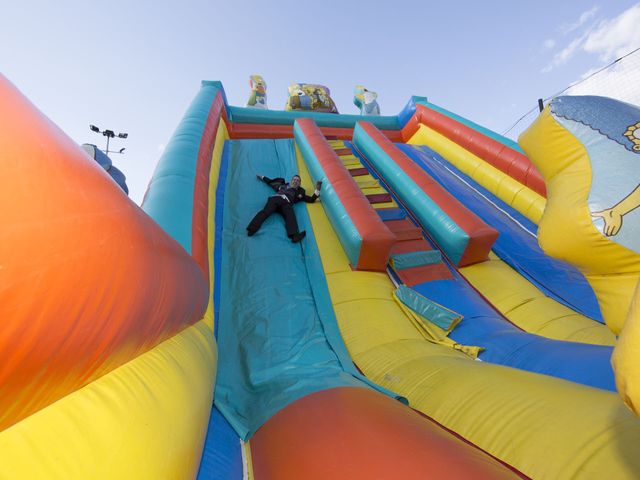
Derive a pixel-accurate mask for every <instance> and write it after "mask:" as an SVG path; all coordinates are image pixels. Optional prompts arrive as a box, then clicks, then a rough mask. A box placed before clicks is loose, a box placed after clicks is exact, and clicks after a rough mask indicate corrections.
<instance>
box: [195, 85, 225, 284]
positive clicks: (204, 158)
mask: <svg viewBox="0 0 640 480" xmlns="http://www.w3.org/2000/svg"><path fill="white" fill-rule="evenodd" d="M223 117H224V120H226V111H225V109H224V102H223V99H222V94H221V92H218V93H217V94H216V98H215V99H214V100H213V103H212V104H211V109H210V110H209V116H208V117H207V123H206V124H205V127H204V131H203V132H202V138H201V140H200V148H199V150H198V162H197V164H196V175H195V185H194V188H193V212H192V217H191V255H192V256H193V258H194V260H195V261H196V262H197V263H198V265H199V266H200V269H201V270H202V273H203V274H204V277H205V279H206V280H207V283H209V275H210V274H209V241H208V231H209V222H208V213H209V175H210V173H211V160H212V157H213V147H214V145H215V143H216V133H217V132H218V126H219V125H220V119H221V118H223Z"/></svg>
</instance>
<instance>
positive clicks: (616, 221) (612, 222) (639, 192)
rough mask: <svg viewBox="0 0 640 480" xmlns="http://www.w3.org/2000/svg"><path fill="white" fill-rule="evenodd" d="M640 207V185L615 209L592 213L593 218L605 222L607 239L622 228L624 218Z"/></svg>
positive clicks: (604, 231) (615, 206)
mask: <svg viewBox="0 0 640 480" xmlns="http://www.w3.org/2000/svg"><path fill="white" fill-rule="evenodd" d="M638 207H640V185H638V186H637V187H636V188H635V189H634V190H633V191H632V192H631V193H630V194H629V195H627V196H626V197H624V198H623V199H622V200H621V201H620V202H618V203H617V204H616V205H614V206H613V207H611V208H608V209H606V210H601V211H599V212H592V213H591V216H592V217H599V218H602V219H603V220H604V229H603V230H602V232H603V233H604V234H605V235H606V236H607V237H612V236H614V235H616V234H617V233H618V232H619V231H620V229H621V228H622V217H624V216H625V215H626V214H627V213H629V212H631V211H633V210H635V209H636V208H638Z"/></svg>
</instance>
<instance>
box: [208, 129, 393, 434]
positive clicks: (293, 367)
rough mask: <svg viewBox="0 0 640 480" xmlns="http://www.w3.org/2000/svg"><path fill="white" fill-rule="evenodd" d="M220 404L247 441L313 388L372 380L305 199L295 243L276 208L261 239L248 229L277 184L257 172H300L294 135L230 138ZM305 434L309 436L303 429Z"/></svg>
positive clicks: (279, 174)
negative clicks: (353, 348) (334, 292)
mask: <svg viewBox="0 0 640 480" xmlns="http://www.w3.org/2000/svg"><path fill="white" fill-rule="evenodd" d="M227 147H228V149H229V150H228V153H227V154H228V170H227V175H226V185H225V187H224V190H225V198H224V213H223V230H222V247H221V257H222V258H221V265H220V282H219V285H220V310H219V315H218V318H216V322H217V323H218V347H219V357H218V358H219V364H218V376H217V383H216V391H215V405H216V407H217V408H218V409H219V410H220V412H221V413H222V414H223V415H224V416H225V418H226V419H227V421H228V422H229V423H230V425H231V426H232V427H233V429H234V430H235V431H236V432H237V433H238V435H239V436H240V437H241V438H243V439H247V438H249V437H250V436H251V435H252V434H253V432H255V430H256V429H257V428H259V427H260V426H261V425H262V424H263V423H264V422H265V421H267V420H268V419H269V418H270V417H271V416H272V415H273V414H275V413H276V412H278V411H279V410H280V409H282V408H283V407H285V406H286V405H288V404H289V403H291V402H293V401H295V400H296V399H298V398H301V397H303V396H305V395H307V394H310V393H313V392H315V391H319V390H325V389H328V388H334V387H341V386H351V387H367V386H369V387H373V388H377V389H378V390H380V391H382V392H384V393H386V394H391V393H390V392H388V391H386V390H384V389H382V388H380V387H377V386H375V385H373V384H371V383H370V382H368V380H366V379H365V378H364V377H363V376H362V375H361V374H360V373H359V372H358V371H357V370H356V368H355V367H354V365H353V363H352V362H351V359H350V357H349V355H348V353H347V350H346V347H345V346H344V343H343V341H342V337H341V336H340V332H339V330H338V326H337V322H336V319H335V314H334V312H333V307H332V304H331V298H330V296H329V290H328V287H327V283H326V279H325V276H324V270H323V268H322V263H321V260H320V255H319V252H318V248H317V245H316V243H315V238H314V235H313V231H312V228H311V223H310V221H309V216H308V214H307V211H306V208H305V205H304V204H298V205H297V206H296V207H295V210H296V215H297V218H298V223H299V226H300V229H301V230H306V231H307V237H306V238H305V239H304V240H303V241H302V242H301V243H299V244H294V243H291V241H290V240H289V239H288V238H287V236H286V234H285V230H284V222H283V220H282V218H281V217H280V216H279V215H277V214H275V215H273V216H272V217H271V218H269V219H268V220H267V221H266V222H265V223H264V224H263V226H262V228H261V230H260V231H259V232H258V233H257V234H256V235H254V236H253V237H247V234H246V230H245V227H246V226H247V224H248V223H249V221H250V220H251V218H252V217H253V215H254V214H255V213H256V212H257V211H258V210H260V209H261V208H262V207H263V205H264V203H265V202H266V200H267V197H268V196H269V195H271V194H272V193H273V191H272V190H271V189H270V188H269V187H268V186H267V185H265V184H264V183H261V182H259V181H258V180H257V179H256V174H258V173H259V174H264V175H267V176H270V177H285V178H289V177H291V175H293V174H294V173H296V171H297V168H296V165H297V163H296V157H295V152H294V148H293V141H292V140H289V139H284V140H234V141H229V142H227ZM301 434H302V433H301Z"/></svg>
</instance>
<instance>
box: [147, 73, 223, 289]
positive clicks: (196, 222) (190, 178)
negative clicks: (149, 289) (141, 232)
mask: <svg viewBox="0 0 640 480" xmlns="http://www.w3.org/2000/svg"><path fill="white" fill-rule="evenodd" d="M225 103H226V100H225V95H224V90H223V89H222V84H221V83H220V82H210V81H203V82H202V87H201V88H200V91H199V92H198V95H197V96H196V98H194V100H193V102H192V103H191V105H190V107H189V109H188V110H187V112H186V113H185V115H184V118H183V119H182V121H181V122H180V124H179V125H178V128H177V129H176V131H175V133H174V134H173V137H171V140H170V141H169V143H168V144H167V147H166V148H165V150H164V152H163V154H162V157H161V158H160V160H159V161H158V165H157V167H156V170H155V172H154V174H153V177H152V179H151V181H150V182H149V186H148V188H147V192H146V194H145V196H144V200H143V202H142V209H143V210H144V211H145V212H146V213H147V214H148V215H149V216H151V218H153V219H154V220H155V221H156V222H157V223H158V224H159V225H160V226H161V227H162V228H163V229H164V230H165V231H166V232H167V233H168V234H169V235H171V236H172V237H173V238H174V239H175V240H177V241H178V243H180V245H182V247H183V248H184V249H185V250H186V251H187V252H188V253H190V254H191V255H192V256H193V258H194V259H195V260H196V262H198V265H200V268H201V269H202V271H203V273H204V274H205V277H206V278H207V279H208V278H209V259H208V243H207V211H208V204H209V173H210V170H211V159H212V155H213V148H214V145H215V141H216V133H217V131H218V126H219V125H220V122H221V121H223V122H224V123H225V124H226V123H227V114H226V107H225Z"/></svg>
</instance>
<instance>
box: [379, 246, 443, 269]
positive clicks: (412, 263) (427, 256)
mask: <svg viewBox="0 0 640 480" xmlns="http://www.w3.org/2000/svg"><path fill="white" fill-rule="evenodd" d="M391 260H392V263H393V268H395V269H396V270H404V269H405V268H411V267H419V266H420V265H433V264H435V263H440V262H441V261H442V253H440V250H425V251H423V252H409V253H396V254H394V255H391Z"/></svg>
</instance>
